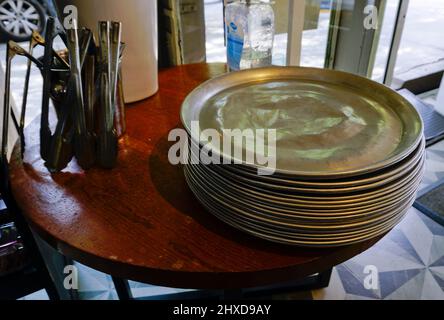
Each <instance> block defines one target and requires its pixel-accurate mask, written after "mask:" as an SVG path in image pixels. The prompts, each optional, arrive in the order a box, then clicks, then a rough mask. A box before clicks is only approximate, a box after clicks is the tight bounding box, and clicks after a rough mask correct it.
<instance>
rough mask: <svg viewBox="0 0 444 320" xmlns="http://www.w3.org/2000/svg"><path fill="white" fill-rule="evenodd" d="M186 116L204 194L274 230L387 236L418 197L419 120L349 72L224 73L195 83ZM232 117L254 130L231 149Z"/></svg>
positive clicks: (225, 210) (229, 217)
mask: <svg viewBox="0 0 444 320" xmlns="http://www.w3.org/2000/svg"><path fill="white" fill-rule="evenodd" d="M181 117H182V122H183V125H184V127H185V128H186V130H187V131H188V134H189V140H190V144H189V146H190V148H189V149H190V153H191V157H189V158H190V161H189V163H188V164H187V165H185V167H184V172H185V177H186V180H187V182H188V185H189V186H190V188H191V190H192V191H193V193H194V194H195V196H196V197H197V199H198V200H199V201H200V202H201V203H202V205H203V206H205V207H206V208H207V209H208V211H209V212H211V213H212V214H213V215H215V216H216V217H218V218H219V219H221V220H223V221H225V222H226V223H228V224H230V225H232V226H233V227H235V228H237V229H240V230H243V231H245V232H247V233H249V234H252V235H255V236H257V237H260V238H263V239H267V240H271V241H274V242H279V243H284V244H292V245H299V246H314V247H326V246H342V245H347V244H352V243H356V242H361V241H365V240H369V239H372V238H375V237H378V236H381V235H383V234H385V233H387V232H388V231H389V230H391V229H392V228H393V227H394V226H395V225H396V224H397V223H398V222H400V221H401V219H402V218H403V216H404V215H405V214H406V212H407V211H408V209H409V208H410V207H411V205H412V204H413V202H414V199H415V196H416V191H417V189H418V187H419V184H420V182H421V179H422V175H423V169H424V157H425V156H424V148H425V143H424V139H423V125H422V121H421V118H420V116H419V115H418V113H417V112H416V110H415V109H414V108H413V106H411V105H410V104H409V102H407V101H406V100H405V99H404V98H402V97H401V96H400V95H398V94H397V93H396V92H394V91H392V90H391V89H389V88H387V87H385V86H383V85H381V84H378V83H375V82H373V81H370V80H368V79H366V78H362V77H359V76H355V75H351V74H348V73H344V72H339V71H332V70H323V69H312V68H293V67H285V68H280V67H271V68H262V69H252V70H247V71H240V72H234V73H230V74H226V75H223V76H220V77H217V78H214V79H212V80H210V81H207V82H205V83H203V84H202V85H201V86H199V87H198V88H196V89H195V90H194V91H193V92H191V93H190V94H189V95H188V97H187V98H186V99H185V101H184V103H183V105H182V111H181ZM196 124H198V126H196ZM208 129H215V131H214V130H213V131H212V133H211V131H210V130H208ZM226 129H232V130H233V129H240V132H253V133H254V134H255V135H254V139H251V136H248V135H246V137H248V138H246V139H244V140H242V139H241V140H238V141H237V144H236V143H235V146H237V147H240V150H241V152H238V153H236V152H234V150H233V147H232V146H231V144H229V143H228V142H229V141H228V137H229V136H228V135H227V132H226V131H225V130H226ZM249 129H251V130H249ZM270 129H273V130H274V134H275V137H276V139H275V143H274V144H273V143H272V141H273V140H272V137H273V136H272V135H267V134H269V133H270V132H271V131H270ZM243 130H246V131H243ZM261 130H262V135H261V134H260V132H261ZM214 132H216V133H217V137H215V135H214ZM233 132H234V131H233ZM264 132H265V135H264ZM256 134H257V135H256ZM264 137H265V138H264ZM230 139H231V138H230ZM233 141H235V140H233ZM224 142H227V143H225V144H224ZM262 143H264V146H263V148H260V146H261V145H262ZM226 146H230V148H228V147H226ZM251 150H253V151H255V155H256V157H253V158H251V157H248V156H247V154H248V152H251ZM258 155H259V156H260V157H259V156H258ZM273 155H275V158H273V157H272V156H273ZM264 159H265V160H267V161H264ZM273 159H274V160H273Z"/></svg>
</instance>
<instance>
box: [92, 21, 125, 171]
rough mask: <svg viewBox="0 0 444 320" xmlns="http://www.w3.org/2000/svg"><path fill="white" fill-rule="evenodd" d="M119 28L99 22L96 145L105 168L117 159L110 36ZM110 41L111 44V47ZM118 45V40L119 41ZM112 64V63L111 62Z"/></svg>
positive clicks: (117, 34)
mask: <svg viewBox="0 0 444 320" xmlns="http://www.w3.org/2000/svg"><path fill="white" fill-rule="evenodd" d="M119 29H120V28H116V27H115V26H113V28H112V30H111V24H110V22H109V21H101V22H99V42H100V50H99V62H100V71H99V74H98V81H99V85H98V87H99V96H100V108H101V109H100V116H99V133H98V146H97V161H98V163H99V164H100V165H101V166H103V167H105V168H112V167H114V165H115V163H116V160H117V151H118V141H117V133H116V130H115V127H114V107H113V101H115V99H114V98H112V97H113V96H112V92H115V91H114V90H113V89H112V88H111V87H113V85H112V81H114V76H113V74H114V72H113V71H112V70H111V65H112V63H111V59H112V55H114V50H110V49H114V46H115V45H114V42H115V41H114V39H112V38H110V36H111V35H113V36H114V35H115V37H116V39H117V38H118V37H119V34H120V30H119ZM111 43H113V46H112V48H111ZM119 46H120V41H119ZM113 65H114V64H113Z"/></svg>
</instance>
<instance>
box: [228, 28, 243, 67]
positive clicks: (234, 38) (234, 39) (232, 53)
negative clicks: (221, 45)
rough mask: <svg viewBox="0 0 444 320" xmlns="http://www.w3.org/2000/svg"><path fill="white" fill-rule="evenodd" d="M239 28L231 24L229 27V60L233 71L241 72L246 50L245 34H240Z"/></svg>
mask: <svg viewBox="0 0 444 320" xmlns="http://www.w3.org/2000/svg"><path fill="white" fill-rule="evenodd" d="M238 31H239V30H238V28H237V26H236V25H235V24H234V23H233V22H231V23H230V24H229V26H228V27H227V60H228V67H229V68H230V69H231V70H239V69H240V62H241V58H242V51H243V49H244V39H243V32H240V33H239V32H238Z"/></svg>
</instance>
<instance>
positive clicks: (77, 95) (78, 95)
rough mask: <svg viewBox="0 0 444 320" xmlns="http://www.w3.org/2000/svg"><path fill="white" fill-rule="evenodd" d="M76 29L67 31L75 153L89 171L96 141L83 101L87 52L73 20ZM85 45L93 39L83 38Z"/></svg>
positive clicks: (92, 162)
mask: <svg viewBox="0 0 444 320" xmlns="http://www.w3.org/2000/svg"><path fill="white" fill-rule="evenodd" d="M73 24H74V28H73V29H69V30H67V31H66V33H67V42H68V51H69V55H70V59H69V60H70V70H71V77H70V80H69V85H70V88H69V89H71V90H73V105H72V107H71V109H72V118H73V123H74V153H75V156H76V159H77V161H78V163H79V164H80V166H81V167H82V168H84V169H88V168H90V167H92V166H93V165H94V161H95V159H94V147H95V141H94V137H93V135H92V132H90V131H88V128H87V125H86V118H85V114H86V113H85V105H84V99H83V85H82V71H81V69H82V65H81V64H82V62H84V61H85V57H86V50H85V49H84V51H82V57H81V51H80V48H79V36H78V33H77V30H78V29H77V22H76V20H73ZM83 38H84V40H85V43H82V46H85V47H89V42H90V41H91V37H83Z"/></svg>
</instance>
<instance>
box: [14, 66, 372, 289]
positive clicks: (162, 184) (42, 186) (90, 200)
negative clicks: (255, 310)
mask: <svg viewBox="0 0 444 320" xmlns="http://www.w3.org/2000/svg"><path fill="white" fill-rule="evenodd" d="M223 72H225V65H223V64H195V65H184V66H180V67H174V68H171V69H165V70H161V71H160V73H159V85H160V90H159V92H158V93H157V94H156V95H155V96H153V97H151V98H149V99H146V100H144V101H141V102H138V103H134V104H131V105H128V106H127V134H126V135H125V136H124V137H123V138H122V139H121V141H120V151H119V158H118V165H117V167H116V168H115V169H112V170H105V169H99V168H95V169H91V170H89V171H87V172H84V171H83V170H81V169H80V168H79V167H78V166H77V165H76V163H75V162H72V163H71V164H70V166H69V167H68V168H67V169H66V170H64V171H63V172H60V173H56V174H50V173H49V172H48V171H47V169H46V168H45V167H44V165H43V161H42V160H41V159H40V155H39V134H38V132H39V119H36V121H34V122H33V123H32V124H30V125H29V126H28V128H27V130H26V141H27V149H26V152H25V157H24V160H23V161H22V159H21V157H20V150H19V146H18V145H16V146H15V149H14V152H13V156H12V159H11V163H10V174H11V186H12V191H13V194H14V196H15V199H16V201H17V203H18V205H19V206H20V208H21V209H22V210H23V214H24V215H25V217H26V218H27V220H28V221H29V223H30V225H31V226H32V228H33V229H34V230H35V231H36V232H38V234H39V235H40V236H42V237H43V239H45V240H46V241H47V242H48V243H49V244H50V245H52V246H53V247H54V248H56V249H57V250H59V251H60V252H61V253H62V254H64V255H66V256H68V257H71V258H73V259H75V260H77V261H79V262H81V263H83V264H86V265H88V266H90V267H93V268H95V269H98V270H100V271H103V272H105V273H109V274H112V275H114V276H117V277H121V278H126V279H131V280H136V281H141V282H147V283H151V284H155V285H162V286H170V287H177V288H201V289H228V288H246V287H253V286H262V285H268V284H275V283H280V282H284V281H289V280H296V279H298V278H302V277H305V276H308V275H311V274H314V273H317V272H322V271H325V270H327V269H329V268H331V267H332V266H334V265H337V264H339V263H341V262H343V261H346V260H348V259H350V258H352V257H353V256H355V255H357V254H359V253H360V252H362V251H364V250H366V249H368V248H369V247H371V246H372V245H373V244H374V243H375V242H376V241H377V240H378V239H375V240H372V241H367V242H363V243H360V244H357V245H352V246H347V247H341V248H335V249H307V248H296V247H290V246H285V245H278V244H274V243H270V242H267V241H265V240H261V239H257V238H254V237H252V236H249V235H247V234H244V233H242V232H240V231H237V230H235V229H233V228H231V227H230V226H227V225H225V224H224V223H223V222H221V221H219V220H218V219H217V218H215V217H214V216H212V215H211V214H210V213H208V212H207V211H205V209H204V208H203V207H202V206H201V205H200V204H199V203H198V201H197V200H196V199H195V197H194V196H193V194H192V193H191V191H190V190H189V188H188V186H187V185H186V182H185V179H184V176H183V172H182V167H181V166H173V165H171V164H170V163H169V162H168V158H167V156H168V150H169V147H170V146H171V145H172V143H173V142H168V133H169V132H170V130H172V129H174V128H177V127H181V123H180V119H179V111H180V106H181V103H182V101H183V99H184V98H185V96H186V95H187V94H188V93H189V92H190V91H191V90H192V89H193V88H195V87H196V86H197V85H199V84H200V83H202V82H203V81H205V80H207V79H209V78H211V77H214V76H216V75H218V74H221V73H223Z"/></svg>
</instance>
